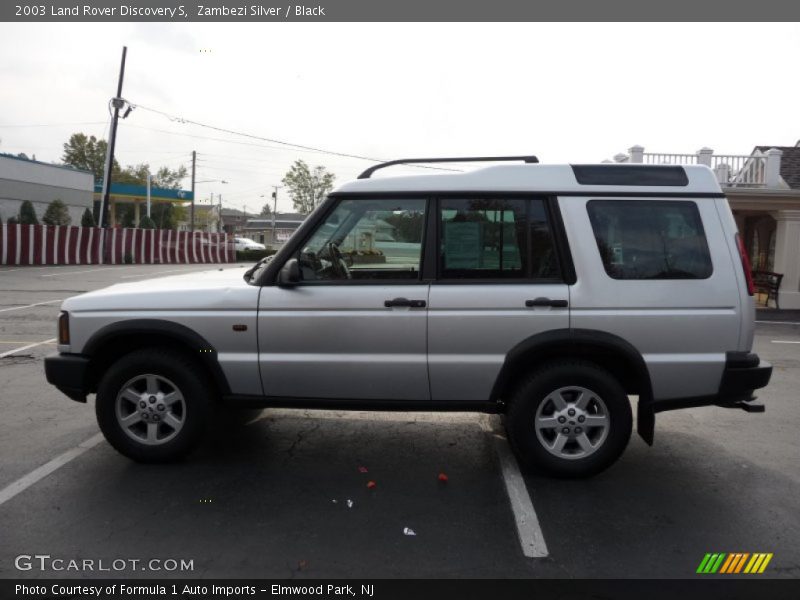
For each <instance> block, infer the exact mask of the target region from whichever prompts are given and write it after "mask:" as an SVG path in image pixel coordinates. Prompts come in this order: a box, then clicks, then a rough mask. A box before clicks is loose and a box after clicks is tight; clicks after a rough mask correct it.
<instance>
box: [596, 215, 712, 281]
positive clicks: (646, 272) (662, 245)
mask: <svg viewBox="0 0 800 600" xmlns="http://www.w3.org/2000/svg"><path fill="white" fill-rule="evenodd" d="M587 209H588V211H589V220H590V221H591V223H592V229H593V230H594V236H595V238H596V239H597V247H598V249H599V251H600V257H601V258H602V260H603V266H604V267H605V270H606V273H608V275H609V276H611V277H613V278H614V279H706V278H708V277H710V276H711V273H712V271H713V269H712V266H711V256H710V255H709V252H708V242H707V240H706V235H705V231H704V230H703V222H702V220H701V219H700V212H699V211H698V210H697V204H695V203H694V202H687V201H678V202H675V201H672V202H670V201H660V200H591V201H589V202H588V204H587Z"/></svg>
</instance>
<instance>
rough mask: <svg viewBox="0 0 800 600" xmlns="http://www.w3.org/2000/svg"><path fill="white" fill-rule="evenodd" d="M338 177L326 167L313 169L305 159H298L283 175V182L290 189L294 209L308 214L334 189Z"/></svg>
mask: <svg viewBox="0 0 800 600" xmlns="http://www.w3.org/2000/svg"><path fill="white" fill-rule="evenodd" d="M335 178H336V177H335V176H334V175H333V173H329V172H328V171H327V170H326V169H325V167H322V166H317V167H314V169H313V171H312V170H311V169H309V167H308V165H307V164H306V163H305V161H303V160H296V161H295V162H294V164H293V165H292V168H291V169H290V170H289V172H288V173H286V175H285V176H284V177H283V184H284V185H285V186H286V187H287V188H288V190H289V196H290V197H291V198H292V202H293V203H294V209H295V210H296V211H297V212H299V213H300V214H303V215H307V214H309V213H310V212H311V211H313V210H314V209H315V208H316V207H317V206H319V204H320V203H321V202H322V200H323V199H324V198H325V196H327V195H328V193H329V192H330V191H331V190H332V189H333V181H334V179H335Z"/></svg>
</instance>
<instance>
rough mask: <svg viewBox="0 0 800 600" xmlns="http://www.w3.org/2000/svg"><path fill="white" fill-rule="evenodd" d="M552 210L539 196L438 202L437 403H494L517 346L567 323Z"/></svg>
mask: <svg viewBox="0 0 800 600" xmlns="http://www.w3.org/2000/svg"><path fill="white" fill-rule="evenodd" d="M551 208H552V207H551V206H550V204H549V201H548V200H546V199H545V198H541V197H469V198H465V197H450V198H439V199H438V202H437V206H436V215H435V218H436V247H437V251H438V253H437V254H438V255H437V264H436V278H435V281H434V282H433V284H432V285H431V289H430V294H429V300H430V302H429V304H430V308H429V311H428V370H429V372H430V382H431V397H432V399H433V400H434V401H443V400H453V401H486V400H488V399H489V397H490V394H491V390H492V387H493V385H494V382H495V380H496V378H497V375H498V373H499V371H500V368H501V367H502V365H503V361H504V360H505V357H506V354H507V353H508V352H509V351H510V350H511V349H512V348H513V347H514V346H516V345H517V344H519V343H520V342H522V341H523V340H525V339H526V338H528V337H530V336H532V335H535V334H537V333H542V332H545V331H549V330H552V329H566V328H568V327H569V287H568V285H567V284H566V283H565V281H564V277H563V276H562V268H561V267H562V264H561V263H562V262H563V257H562V256H560V253H559V252H558V250H557V244H556V241H555V237H554V231H553V226H552V224H553V222H554V219H553V216H552V210H551Z"/></svg>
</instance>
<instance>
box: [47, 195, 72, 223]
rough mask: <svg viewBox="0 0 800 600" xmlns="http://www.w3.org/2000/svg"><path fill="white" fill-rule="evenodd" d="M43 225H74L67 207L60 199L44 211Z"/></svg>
mask: <svg viewBox="0 0 800 600" xmlns="http://www.w3.org/2000/svg"><path fill="white" fill-rule="evenodd" d="M42 223H44V224H45V225H69V224H70V223H72V217H70V216H69V210H68V209H67V205H66V204H64V203H63V202H62V201H61V200H59V199H56V200H53V201H52V202H51V203H50V204H48V205H47V210H46V211H44V215H43V216H42Z"/></svg>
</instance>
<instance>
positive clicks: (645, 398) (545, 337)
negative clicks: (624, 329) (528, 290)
mask: <svg viewBox="0 0 800 600" xmlns="http://www.w3.org/2000/svg"><path fill="white" fill-rule="evenodd" d="M565 347H566V348H569V347H574V348H575V349H576V350H579V351H580V352H583V353H586V351H587V350H589V351H590V352H596V351H600V352H609V353H614V354H615V355H616V356H619V357H621V358H623V359H624V360H625V362H626V363H627V364H629V365H633V368H634V373H633V375H634V377H635V380H636V381H637V383H638V386H639V390H638V394H639V404H638V409H637V431H638V433H639V435H640V436H641V437H642V439H644V441H645V442H647V443H648V444H650V445H652V443H653V436H654V431H655V412H654V411H653V408H652V399H653V390H652V384H651V381H650V372H649V370H648V369H647V364H646V363H645V361H644V358H643V357H642V355H641V353H640V352H639V351H638V350H637V349H636V348H635V347H634V346H633V345H632V344H631V343H630V342H628V341H627V340H625V339H623V338H621V337H619V336H618V335H614V334H612V333H608V332H605V331H598V330H594V329H579V328H569V329H554V330H551V331H546V332H544V333H538V334H536V335H532V336H530V337H528V338H526V339H524V340H522V341H521V342H520V343H518V344H517V345H516V346H514V347H513V348H512V349H511V350H510V351H509V352H508V354H506V358H505V361H504V362H503V366H502V367H501V369H500V373H499V374H498V376H497V379H496V380H495V384H494V387H493V388H492V395H491V398H492V400H493V401H501V400H503V395H504V393H505V391H506V390H507V389H508V386H509V384H510V383H511V380H512V376H513V373H514V369H515V365H516V363H517V362H518V361H519V360H520V359H521V358H522V357H523V356H526V355H529V354H540V353H541V354H542V355H543V356H542V359H544V360H546V359H547V358H546V357H547V354H546V353H547V350H548V349H554V348H559V349H564V348H565Z"/></svg>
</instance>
